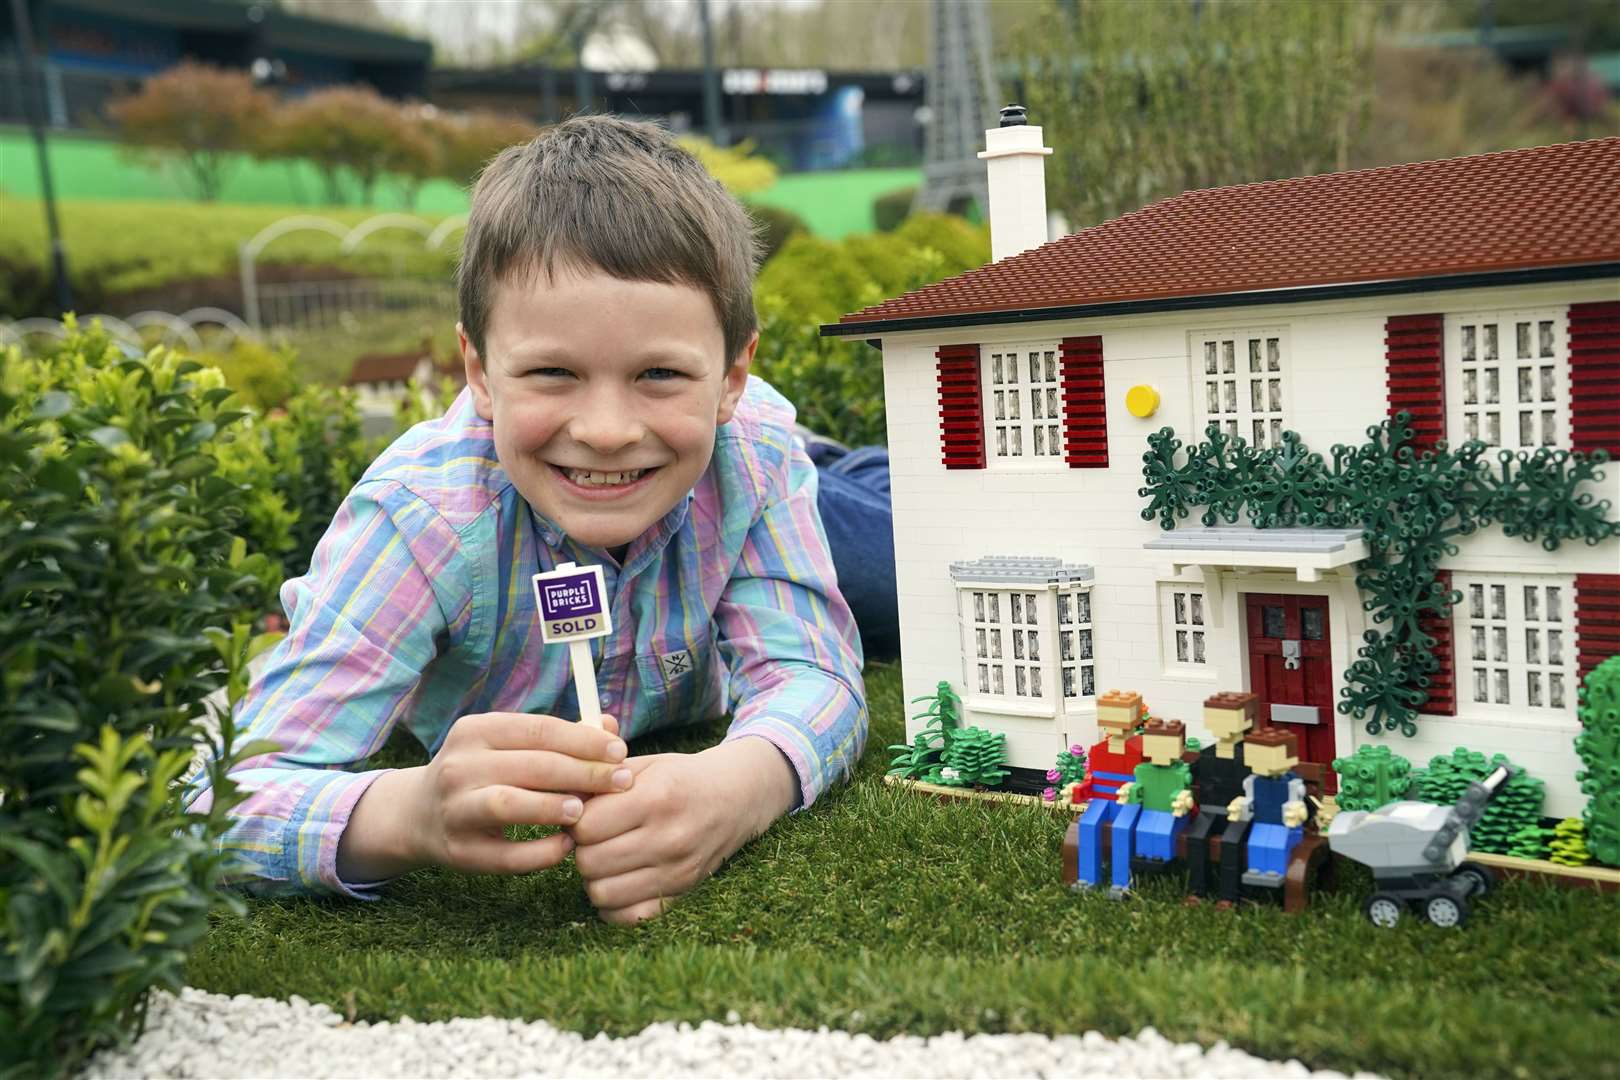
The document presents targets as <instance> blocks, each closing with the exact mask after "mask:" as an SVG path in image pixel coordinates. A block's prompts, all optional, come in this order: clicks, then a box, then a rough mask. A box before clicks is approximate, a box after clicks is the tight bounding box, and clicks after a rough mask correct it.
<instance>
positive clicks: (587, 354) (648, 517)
mask: <svg viewBox="0 0 1620 1080" xmlns="http://www.w3.org/2000/svg"><path fill="white" fill-rule="evenodd" d="M458 336H459V339H460V343H461V351H462V359H463V362H464V363H465V365H466V368H467V382H468V385H469V386H471V388H472V393H473V401H474V405H475V407H476V408H477V410H478V415H479V416H481V417H483V418H484V419H486V420H488V421H490V423H491V424H492V426H493V427H494V434H495V453H496V455H497V456H498V457H499V459H500V462H501V466H502V468H504V469H505V470H506V473H507V475H508V476H510V477H511V478H512V482H513V483H514V484H515V485H516V486H517V489H518V491H520V492H521V493H522V494H523V497H524V498H526V499H528V501H529V504H530V505H531V506H532V507H534V509H535V510H536V511H538V512H539V513H540V514H542V515H544V516H545V517H547V518H549V519H550V520H551V521H553V522H555V523H556V524H557V525H558V527H560V528H561V529H562V530H563V531H564V532H566V533H567V534H568V535H569V536H571V537H573V538H574V539H575V540H576V541H578V542H580V543H583V544H586V545H588V546H591V547H597V548H603V549H608V548H617V547H622V546H624V545H628V544H629V543H630V542H631V541H632V540H634V539H635V538H636V537H637V536H640V535H641V534H642V533H644V532H646V531H647V530H648V529H649V528H651V527H652V526H653V525H654V524H655V523H656V522H657V521H658V520H659V519H660V518H662V517H663V516H664V515H665V514H667V513H668V512H669V511H670V510H672V509H673V508H674V507H675V506H676V505H677V504H679V503H680V501H681V500H682V499H683V498H685V496H686V494H687V492H689V491H691V490H692V488H693V486H694V485H695V484H696V483H697V481H698V478H699V477H701V476H702V475H703V471H704V470H705V469H706V468H708V465H709V459H710V457H711V456H712V455H713V453H714V434H715V428H717V427H718V426H719V425H721V424H723V423H725V422H727V421H728V420H730V419H731V415H732V412H733V411H734V410H735V409H736V406H737V400H738V398H740V397H741V396H742V392H743V389H744V387H745V386H746V385H747V380H748V364H749V361H750V360H751V359H752V357H753V352H754V345H753V343H750V344H749V345H748V346H747V348H746V349H744V351H743V353H742V355H740V356H739V357H738V358H737V362H736V363H735V364H733V365H731V367H730V368H729V369H728V368H727V366H726V356H725V344H724V338H723V335H722V333H721V329H720V323H719V320H718V319H717V318H716V316H715V312H714V307H713V305H712V304H711V303H710V301H709V298H708V296H707V295H706V294H704V293H703V292H702V291H700V290H698V289H696V288H693V287H691V286H689V285H681V284H659V283H656V282H647V281H622V280H620V279H618V278H615V277H611V276H609V275H607V274H605V273H603V272H602V271H600V270H597V269H594V268H592V269H589V270H583V271H582V270H574V269H567V268H562V267H559V268H558V270H557V272H556V274H555V275H554V276H552V277H547V276H546V275H545V274H544V273H539V272H537V273H535V274H532V275H527V276H525V275H517V276H514V277H513V278H512V279H510V280H509V281H506V282H503V283H502V284H500V285H499V286H497V288H496V292H495V298H494V303H493V304H492V305H491V308H490V315H489V324H488V330H487V332H486V334H485V341H484V352H485V355H484V356H483V357H480V356H479V354H478V351H477V349H476V348H474V347H473V345H472V343H471V342H470V341H468V340H467V338H466V336H465V334H462V333H460V332H459V328H458Z"/></svg>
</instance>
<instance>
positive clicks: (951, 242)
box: [754, 214, 990, 446]
mask: <svg viewBox="0 0 1620 1080" xmlns="http://www.w3.org/2000/svg"><path fill="white" fill-rule="evenodd" d="M989 258H990V250H989V240H988V237H987V235H986V234H985V232H984V230H982V229H978V228H975V227H974V226H972V225H969V224H967V223H966V222H964V221H962V220H960V219H958V218H950V217H945V216H943V215H937V214H919V215H914V216H913V217H911V218H908V219H907V220H906V223H905V224H904V225H903V226H901V227H900V229H898V230H897V231H895V232H893V233H885V234H881V235H874V236H855V237H849V238H847V239H845V240H843V241H839V242H834V241H830V240H823V239H819V238H817V237H814V236H810V235H808V234H799V235H795V236H792V237H790V238H789V239H788V241H787V243H786V244H784V245H783V247H782V251H781V252H780V253H779V254H778V255H777V256H776V257H775V258H774V259H772V260H770V261H769V262H767V263H766V264H765V267H764V269H763V270H761V271H760V275H759V281H758V283H757V284H756V286H755V288H754V297H755V303H756V305H757V307H758V308H759V314H760V340H759V349H758V351H757V352H756V353H755V354H754V370H755V372H757V373H758V374H759V375H760V376H761V377H762V378H764V379H766V380H767V381H768V382H770V383H771V384H772V385H773V386H775V387H776V388H777V389H778V390H780V391H781V392H782V393H783V394H784V395H785V396H786V397H787V399H788V400H789V401H791V402H793V403H794V405H795V406H796V407H797V408H798V411H799V421H800V423H803V424H805V425H807V426H809V427H812V428H814V429H815V430H817V431H819V432H821V433H822V434H825V435H829V436H831V437H833V438H835V439H838V440H840V441H841V442H845V443H848V444H849V445H851V446H864V445H870V444H879V443H883V442H885V441H886V439H887V429H886V421H885V417H884V411H883V366H882V364H881V363H879V360H878V357H877V355H876V354H875V353H873V352H872V351H871V350H870V349H869V347H868V346H867V345H866V344H865V343H864V342H861V341H858V340H851V339H848V338H824V337H822V336H821V332H820V326H821V324H822V323H824V322H832V321H835V320H836V319H838V318H839V316H841V315H843V314H845V313H847V312H851V311H855V310H858V309H859V308H862V307H865V306H867V305H870V304H876V303H879V302H881V301H883V300H886V299H888V298H889V297H892V296H899V295H900V294H902V293H905V292H909V291H910V290H912V289H916V288H920V287H921V286H923V285H927V284H930V283H932V282H935V281H939V280H942V279H943V278H946V277H949V276H951V275H953V274H958V273H961V272H962V271H964V270H968V269H971V268H973V267H976V266H980V265H982V264H983V263H985V262H986V261H988V260H989Z"/></svg>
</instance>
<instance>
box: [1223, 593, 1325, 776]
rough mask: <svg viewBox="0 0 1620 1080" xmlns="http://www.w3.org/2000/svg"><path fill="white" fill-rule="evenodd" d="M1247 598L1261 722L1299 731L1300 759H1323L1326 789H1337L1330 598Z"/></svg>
mask: <svg viewBox="0 0 1620 1080" xmlns="http://www.w3.org/2000/svg"><path fill="white" fill-rule="evenodd" d="M1244 600H1245V604H1244V607H1245V610H1246V612H1247V616H1248V633H1249V689H1251V690H1253V691H1254V692H1255V693H1256V694H1258V695H1259V696H1260V716H1259V720H1260V722H1261V723H1270V724H1274V725H1275V726H1277V727H1280V728H1283V729H1284V730H1286V731H1292V732H1293V733H1294V734H1295V735H1298V736H1299V759H1300V760H1301V761H1316V762H1320V763H1321V765H1322V771H1323V778H1324V787H1325V788H1326V790H1327V791H1328V792H1333V791H1336V790H1338V777H1337V776H1335V775H1334V774H1333V771H1332V769H1333V757H1334V751H1333V666H1332V665H1333V648H1332V644H1333V643H1332V641H1331V639H1330V638H1329V636H1328V601H1327V597H1325V596H1284V595H1281V594H1277V593H1245V594H1244Z"/></svg>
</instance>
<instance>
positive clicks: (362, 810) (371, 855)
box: [337, 767, 423, 884]
mask: <svg viewBox="0 0 1620 1080" xmlns="http://www.w3.org/2000/svg"><path fill="white" fill-rule="evenodd" d="M421 773H422V770H421V768H420V767H418V768H414V769H391V770H389V771H388V772H385V773H383V774H382V775H381V776H379V777H377V779H375V780H373V781H372V782H371V786H370V787H368V788H366V791H365V794H363V795H361V796H360V801H359V802H357V803H355V804H354V810H353V811H351V812H350V814H349V822H348V824H347V825H346V826H345V827H344V829H343V835H342V837H341V838H340V839H339V840H338V852H337V871H338V877H339V878H341V879H342V880H343V881H344V882H346V883H350V884H353V883H359V882H373V881H382V880H383V879H385V878H391V877H398V876H399V875H400V874H403V873H405V872H406V871H409V870H414V869H416V868H417V867H418V866H421V865H423V862H422V860H421V857H420V856H419V855H418V854H417V851H416V845H415V842H414V840H415V838H414V836H413V827H412V825H411V809H412V807H414V806H415V805H416V798H417V797H416V791H415V785H416V782H417V780H418V778H419V777H420V776H421Z"/></svg>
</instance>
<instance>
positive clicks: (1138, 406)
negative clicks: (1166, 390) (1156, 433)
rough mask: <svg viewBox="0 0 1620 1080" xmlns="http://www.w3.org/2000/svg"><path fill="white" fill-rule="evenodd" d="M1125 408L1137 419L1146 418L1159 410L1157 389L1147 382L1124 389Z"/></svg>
mask: <svg viewBox="0 0 1620 1080" xmlns="http://www.w3.org/2000/svg"><path fill="white" fill-rule="evenodd" d="M1125 408H1126V410H1127V411H1129V412H1130V414H1131V415H1132V416H1134V417H1136V418H1137V419H1138V420H1146V419H1147V418H1148V417H1150V416H1152V415H1153V414H1154V413H1156V412H1158V411H1159V391H1158V390H1156V389H1154V388H1153V387H1151V386H1149V385H1148V384H1147V383H1138V384H1136V385H1135V386H1133V387H1131V388H1130V389H1129V390H1127V391H1125Z"/></svg>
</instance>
